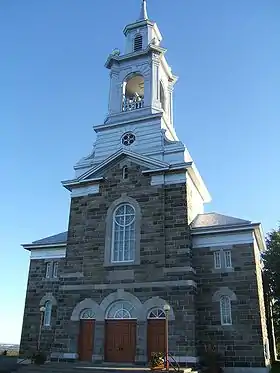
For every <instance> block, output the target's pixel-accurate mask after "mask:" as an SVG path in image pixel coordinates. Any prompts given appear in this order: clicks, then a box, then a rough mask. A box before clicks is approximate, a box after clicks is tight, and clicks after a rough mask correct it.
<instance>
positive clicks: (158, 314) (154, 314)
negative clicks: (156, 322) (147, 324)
mask: <svg viewBox="0 0 280 373" xmlns="http://www.w3.org/2000/svg"><path fill="white" fill-rule="evenodd" d="M165 318H166V316H165V312H164V311H163V310H162V309H161V308H154V309H152V310H151V311H150V312H149V315H148V319H165Z"/></svg>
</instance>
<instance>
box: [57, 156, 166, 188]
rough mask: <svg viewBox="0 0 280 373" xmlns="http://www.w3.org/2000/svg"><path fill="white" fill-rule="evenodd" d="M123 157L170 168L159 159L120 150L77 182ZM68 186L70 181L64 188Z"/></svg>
mask: <svg viewBox="0 0 280 373" xmlns="http://www.w3.org/2000/svg"><path fill="white" fill-rule="evenodd" d="M121 155H127V156H130V157H131V158H134V159H138V160H140V161H143V162H145V163H147V164H150V165H154V166H158V167H161V168H162V167H164V168H165V167H168V168H169V164H168V163H166V162H162V161H159V160H157V159H154V158H153V159H151V158H148V157H145V156H143V155H140V154H138V153H135V152H132V151H130V150H126V149H120V150H118V151H117V152H116V153H114V154H112V155H111V156H109V157H108V158H106V159H105V160H104V161H103V162H101V163H100V164H99V165H98V166H94V167H92V168H91V169H90V170H88V171H86V172H85V173H83V174H82V175H81V176H79V177H78V178H77V181H76V182H78V183H79V182H82V181H83V180H84V179H86V178H87V177H89V176H90V175H92V174H94V173H96V172H97V171H99V170H101V169H102V168H104V167H105V166H107V165H108V164H110V163H111V162H113V161H114V160H115V159H117V158H118V157H119V156H121ZM66 184H70V181H69V183H67V182H64V186H65V185H66Z"/></svg>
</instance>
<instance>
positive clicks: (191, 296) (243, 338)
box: [20, 0, 270, 373]
mask: <svg viewBox="0 0 280 373" xmlns="http://www.w3.org/2000/svg"><path fill="white" fill-rule="evenodd" d="M124 37H125V51H124V53H121V52H120V51H119V50H118V49H115V50H114V51H113V52H112V53H111V54H110V55H109V57H108V58H107V61H106V64H105V66H106V68H107V69H108V70H109V79H110V92H109V103H108V114H107V116H106V118H105V120H104V123H102V124H101V125H100V124H98V125H95V126H94V131H95V133H96V141H95V143H94V144H93V149H92V151H91V153H90V154H89V155H88V156H86V157H84V158H82V159H81V160H80V161H79V162H78V163H77V164H76V165H75V166H74V171H75V174H74V175H73V178H71V179H69V180H65V181H63V182H62V185H63V187H64V188H66V189H67V190H68V191H69V194H70V198H71V202H70V209H69V225H68V231H67V232H62V233H59V234H56V235H54V236H51V237H46V238H43V239H40V240H37V241H34V242H32V243H29V244H24V245H23V248H24V249H25V250H28V251H29V252H30V269H29V278H28V285H27V292H26V303H25V309H24V319H23V327H22V337H21V345H20V352H21V354H23V355H26V356H28V354H30V353H32V352H34V351H36V349H41V350H43V351H46V352H47V353H48V354H49V355H50V356H51V358H53V359H57V358H60V359H66V360H81V361H90V362H94V363H99V362H110V363H132V364H134V363H135V364H142V365H146V364H147V363H148V361H149V359H150V357H151V354H152V353H153V352H165V351H166V345H167V344H168V351H169V352H170V353H172V355H173V356H174V359H176V361H177V362H179V363H180V364H182V365H184V364H186V365H187V366H193V365H195V364H196V363H198V361H199V358H200V356H201V353H203V351H204V350H205V348H206V347H207V346H209V345H211V346H213V347H214V348H215V351H217V352H218V353H219V354H221V356H222V358H223V364H224V366H225V372H229V373H230V372H232V373H233V372H236V373H237V372H254V373H263V372H268V371H269V364H270V356H269V355H270V353H269V339H268V334H267V328H266V312H265V303H264V293H263V283H262V268H261V263H260V251H262V250H264V248H265V240H264V236H263V233H262V228H261V225H260V224H259V223H252V222H251V221H248V220H244V219H239V218H235V217H231V216H225V215H222V214H219V213H216V212H212V213H205V212H204V205H205V204H206V203H208V202H210V200H211V197H210V194H209V192H208V190H207V187H206V185H205V183H204V181H203V179H202V177H201V175H200V174H199V171H198V169H197V168H196V166H195V163H194V161H193V159H192V157H191V156H190V154H189V152H188V150H187V148H186V146H185V145H184V144H183V142H181V141H180V140H179V138H178V137H177V135H176V130H175V123H174V122H173V90H174V88H175V83H176V81H177V76H175V75H174V74H173V72H172V70H171V68H170V66H169V65H168V62H167V60H166V57H165V56H166V52H167V50H166V49H165V48H164V47H163V43H162V36H161V33H160V30H159V28H158V26H157V24H156V23H155V22H154V21H152V20H150V18H149V17H148V12H147V4H146V1H145V0H143V1H142V4H141V10H140V16H139V17H138V19H137V20H136V21H135V22H133V23H130V24H128V25H127V26H125V28H124ZM177 126H180V123H178V124H177ZM34 238H35V237H34ZM167 342H168V343H167Z"/></svg>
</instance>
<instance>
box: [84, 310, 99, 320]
mask: <svg viewBox="0 0 280 373" xmlns="http://www.w3.org/2000/svg"><path fill="white" fill-rule="evenodd" d="M94 317H95V315H94V312H93V310H92V309H91V308H86V309H84V310H83V311H82V312H81V314H80V319H81V320H84V319H94Z"/></svg>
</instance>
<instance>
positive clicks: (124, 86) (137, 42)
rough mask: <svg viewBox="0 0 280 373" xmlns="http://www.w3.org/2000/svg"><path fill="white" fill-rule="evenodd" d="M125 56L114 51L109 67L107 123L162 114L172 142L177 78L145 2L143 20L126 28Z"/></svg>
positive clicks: (109, 58)
mask: <svg viewBox="0 0 280 373" xmlns="http://www.w3.org/2000/svg"><path fill="white" fill-rule="evenodd" d="M123 32H124V35H125V52H124V54H121V53H120V51H119V50H114V51H113V52H112V53H111V54H110V55H109V57H108V59H107V61H106V64H105V66H106V67H107V68H108V69H109V70H110V94H109V105H108V116H107V118H106V120H105V123H116V122H118V121H127V120H131V119H133V120H135V119H137V118H141V117H145V116H149V115H153V114H157V113H158V114H161V115H162V128H163V129H165V130H166V131H167V135H168V137H169V138H170V139H171V140H177V137H176V135H175V132H174V129H173V105H172V101H173V98H172V92H173V88H174V84H175V83H176V81H177V77H176V76H175V75H173V73H172V71H171V68H170V67H169V65H168V64H167V61H166V59H165V56H164V55H165V53H166V49H165V48H163V46H162V45H161V42H162V36H161V33H160V31H159V29H158V27H157V25H156V23H155V22H153V21H151V20H150V19H149V17H148V13H147V4H146V1H145V0H143V1H142V5H141V11H140V16H139V18H138V19H137V20H136V21H135V22H133V23H130V24H128V25H127V26H126V27H125V28H124V31H123Z"/></svg>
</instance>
